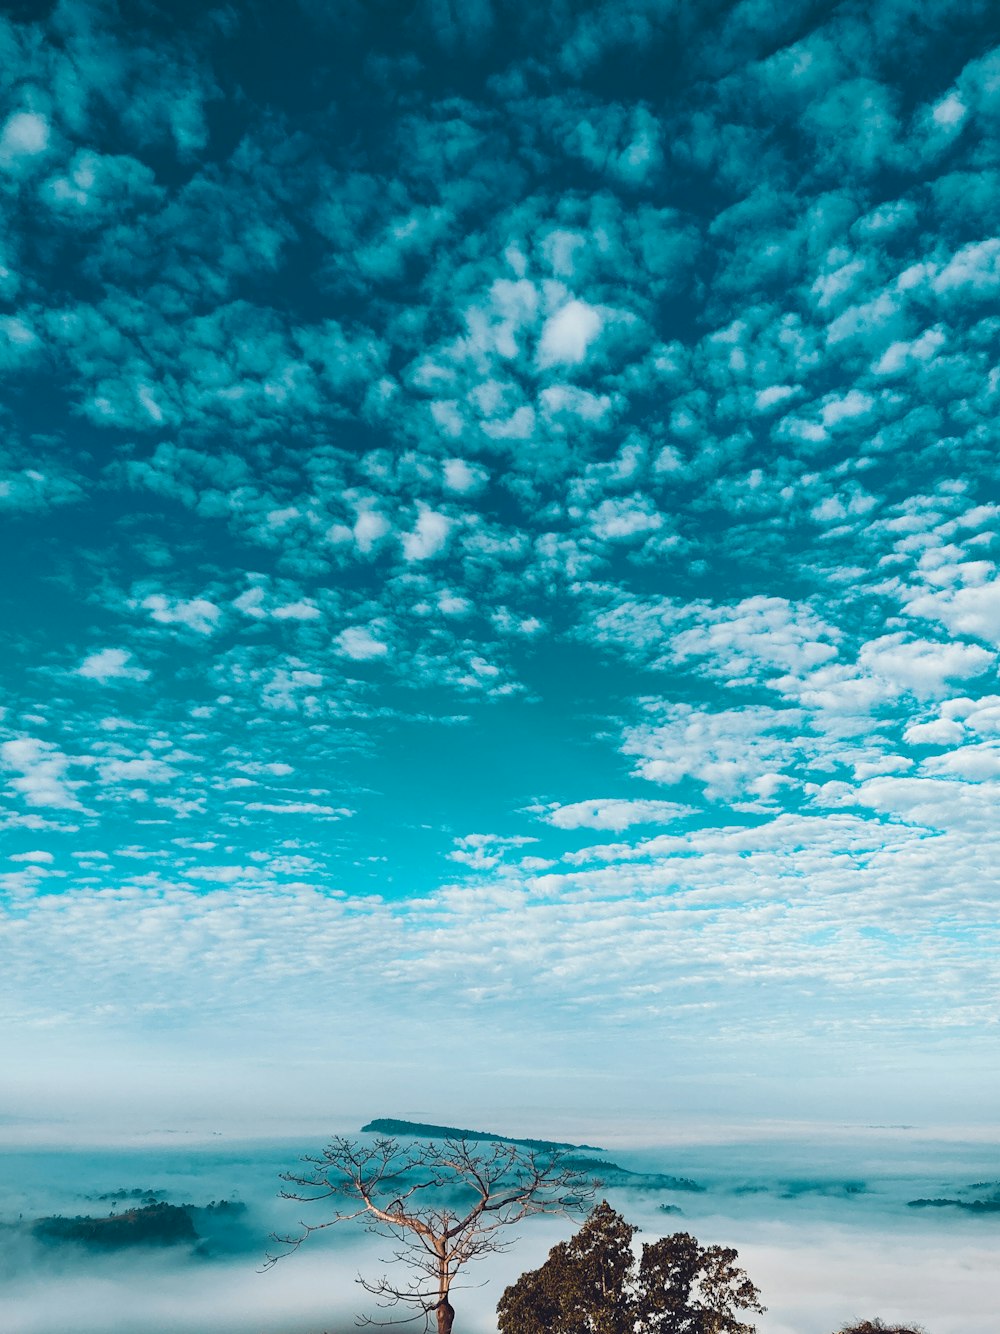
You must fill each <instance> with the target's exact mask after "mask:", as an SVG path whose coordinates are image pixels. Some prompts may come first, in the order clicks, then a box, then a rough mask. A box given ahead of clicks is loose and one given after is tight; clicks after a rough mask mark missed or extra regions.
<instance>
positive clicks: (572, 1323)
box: [497, 1200, 764, 1334]
mask: <svg viewBox="0 0 1000 1334" xmlns="http://www.w3.org/2000/svg"><path fill="white" fill-rule="evenodd" d="M637 1231H638V1229H637V1228H634V1227H633V1226H632V1225H631V1224H630V1223H627V1222H626V1221H625V1219H624V1218H622V1217H621V1215H620V1214H618V1213H616V1212H615V1210H614V1209H612V1208H611V1206H610V1205H609V1204H608V1202H607V1201H606V1200H603V1201H602V1202H601V1203H600V1204H599V1205H598V1206H597V1208H596V1209H594V1211H593V1212H592V1213H591V1215H590V1217H589V1218H588V1219H587V1221H586V1223H584V1225H583V1227H582V1228H581V1229H580V1231H579V1232H578V1233H577V1234H576V1235H575V1236H574V1237H572V1238H571V1239H570V1240H569V1241H565V1242H561V1243H560V1244H559V1245H558V1246H554V1247H553V1248H552V1250H551V1251H550V1252H549V1258H548V1259H547V1260H546V1262H545V1263H544V1264H543V1265H542V1266H541V1267H540V1268H539V1269H533V1270H530V1271H529V1272H528V1273H526V1274H522V1275H521V1277H520V1278H519V1279H518V1280H517V1282H516V1283H514V1284H512V1285H511V1287H509V1288H508V1289H507V1290H506V1291H505V1292H504V1294H503V1296H502V1297H501V1299H500V1304H499V1306H498V1307H497V1315H498V1320H499V1328H500V1334H754V1326H753V1325H750V1324H747V1323H745V1322H744V1321H743V1320H741V1319H740V1315H741V1313H742V1312H744V1311H763V1310H764V1307H763V1306H761V1304H760V1300H759V1298H760V1294H759V1293H758V1291H757V1289H756V1287H755V1286H754V1285H753V1283H751V1282H750V1279H749V1278H748V1277H747V1275H746V1274H745V1273H744V1271H743V1270H742V1269H738V1268H737V1267H736V1264H735V1260H736V1252H735V1251H734V1250H731V1249H728V1248H726V1247H722V1246H700V1245H699V1244H698V1242H697V1241H696V1239H695V1238H694V1237H692V1236H689V1235H688V1233H686V1232H678V1233H676V1234H674V1235H673V1236H670V1237H663V1238H661V1239H660V1240H659V1241H655V1242H650V1243H647V1244H646V1245H644V1246H643V1249H642V1257H641V1259H640V1260H638V1262H637V1260H636V1256H635V1254H634V1252H633V1250H632V1238H633V1236H634V1235H635V1233H636V1232H637Z"/></svg>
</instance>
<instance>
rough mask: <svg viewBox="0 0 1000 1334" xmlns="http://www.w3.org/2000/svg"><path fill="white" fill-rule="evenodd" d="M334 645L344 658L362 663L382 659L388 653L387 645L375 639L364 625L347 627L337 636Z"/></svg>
mask: <svg viewBox="0 0 1000 1334" xmlns="http://www.w3.org/2000/svg"><path fill="white" fill-rule="evenodd" d="M335 642H336V644H337V646H338V648H339V650H340V652H341V653H343V654H344V656H345V657H348V658H354V659H355V661H357V662H364V661H366V660H367V659H369V658H383V657H385V655H386V654H387V653H388V652H389V646H388V644H386V643H384V642H383V641H382V640H381V639H376V638H375V636H374V635H373V634H372V632H371V631H370V630H369V629H368V627H367V626H364V625H349V626H348V627H347V628H346V629H345V630H341V632H340V634H339V635H337V638H336V641H335Z"/></svg>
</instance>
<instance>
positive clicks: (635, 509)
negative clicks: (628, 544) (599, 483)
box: [589, 495, 664, 542]
mask: <svg viewBox="0 0 1000 1334" xmlns="http://www.w3.org/2000/svg"><path fill="white" fill-rule="evenodd" d="M589 518H590V526H591V531H592V532H593V534H594V536H595V537H598V538H600V539H601V540H602V541H607V542H620V541H627V540H628V539H629V538H633V537H641V536H643V535H644V534H647V533H655V532H657V531H658V529H660V528H662V527H663V524H664V518H663V515H662V514H660V513H659V511H658V510H657V508H656V506H655V505H654V504H653V502H652V501H651V500H649V498H648V497H646V496H641V495H634V496H628V497H624V498H622V499H620V500H618V499H613V500H604V501H602V502H601V504H600V505H598V506H597V508H596V509H594V510H592V511H591V513H590V516H589Z"/></svg>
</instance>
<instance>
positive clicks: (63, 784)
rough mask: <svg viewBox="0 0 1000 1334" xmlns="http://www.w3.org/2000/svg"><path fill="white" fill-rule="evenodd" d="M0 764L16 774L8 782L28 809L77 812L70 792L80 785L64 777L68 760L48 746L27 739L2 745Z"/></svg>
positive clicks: (74, 800) (6, 742) (74, 798)
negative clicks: (40, 808)
mask: <svg viewBox="0 0 1000 1334" xmlns="http://www.w3.org/2000/svg"><path fill="white" fill-rule="evenodd" d="M0 761H2V763H3V765H4V767H5V768H7V769H10V770H13V771H14V772H15V773H16V774H17V777H15V778H12V779H10V785H11V787H12V788H14V790H15V791H16V792H19V793H20V794H21V795H22V796H23V797H24V799H25V801H26V802H27V803H28V805H29V806H51V807H54V808H57V809H61V810H80V809H81V807H80V803H79V802H78V801H77V799H76V797H75V796H74V795H73V788H74V787H79V786H80V784H79V783H71V782H69V781H68V780H67V779H66V777H65V774H66V770H67V769H68V768H69V766H70V764H71V760H70V758H69V756H67V755H64V754H63V753H62V751H61V750H59V748H58V747H57V746H54V745H52V743H51V742H49V741H41V740H39V739H38V738H37V737H28V736H25V737H18V738H16V739H15V740H13V741H5V742H4V743H3V744H2V745H0Z"/></svg>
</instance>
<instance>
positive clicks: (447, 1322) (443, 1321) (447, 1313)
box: [435, 1293, 455, 1334]
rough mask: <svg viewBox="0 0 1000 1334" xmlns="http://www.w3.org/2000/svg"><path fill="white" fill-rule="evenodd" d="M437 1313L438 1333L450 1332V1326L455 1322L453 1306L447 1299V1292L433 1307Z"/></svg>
mask: <svg viewBox="0 0 1000 1334" xmlns="http://www.w3.org/2000/svg"><path fill="white" fill-rule="evenodd" d="M435 1311H436V1314H437V1326H438V1334H451V1327H452V1325H453V1324H454V1323H455V1308H454V1307H453V1306H452V1304H451V1302H450V1301H449V1300H448V1295H447V1293H446V1294H445V1295H444V1296H443V1297H442V1298H441V1300H440V1302H438V1304H437V1306H436V1307H435Z"/></svg>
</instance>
